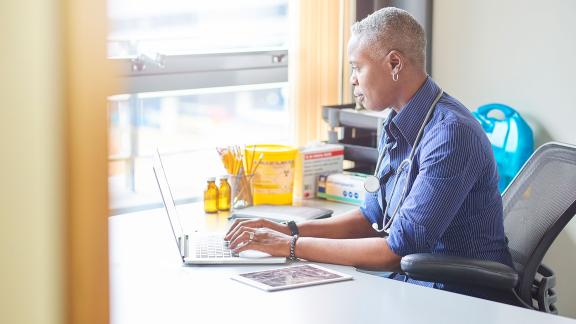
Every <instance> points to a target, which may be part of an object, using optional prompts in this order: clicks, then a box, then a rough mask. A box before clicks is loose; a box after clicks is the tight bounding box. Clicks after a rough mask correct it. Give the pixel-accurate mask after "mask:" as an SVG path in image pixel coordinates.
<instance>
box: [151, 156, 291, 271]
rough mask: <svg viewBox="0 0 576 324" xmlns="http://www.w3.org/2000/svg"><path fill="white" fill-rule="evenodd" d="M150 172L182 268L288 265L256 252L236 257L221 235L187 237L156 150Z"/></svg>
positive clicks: (199, 232)
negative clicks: (160, 197) (154, 179)
mask: <svg viewBox="0 0 576 324" xmlns="http://www.w3.org/2000/svg"><path fill="white" fill-rule="evenodd" d="M153 169H154V175H155V177H156V182H157V184H158V189H159V190H160V194H161V196H162V200H163V202H164V207H165V209H166V213H167V215H168V222H169V223H170V227H171V228H172V233H173V234H174V239H175V241H176V246H177V247H178V251H179V253H180V256H181V257H182V262H183V263H184V264H190V265H193V264H278V263H286V262H287V259H286V258H284V257H271V256H269V255H268V254H265V253H261V252H258V251H244V252H241V253H240V254H239V255H238V254H236V253H234V252H233V251H232V250H230V249H229V248H228V242H226V241H224V233H210V232H202V231H198V230H194V231H192V232H191V233H186V232H185V231H184V229H183V227H182V224H181V222H180V217H179V215H178V211H177V210H176V205H175V204H174V198H173V197H172V191H171V189H170V185H169V184H168V179H167V178H166V173H165V172H164V166H163V165H162V159H161V157H160V153H159V152H158V150H156V152H155V154H154V163H153Z"/></svg>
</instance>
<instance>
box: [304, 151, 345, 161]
mask: <svg viewBox="0 0 576 324" xmlns="http://www.w3.org/2000/svg"><path fill="white" fill-rule="evenodd" d="M339 155H344V150H339V151H330V152H318V153H309V154H304V160H314V159H323V158H328V157H333V156H339Z"/></svg>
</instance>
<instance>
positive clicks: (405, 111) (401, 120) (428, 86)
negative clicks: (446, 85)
mask: <svg viewBox="0 0 576 324" xmlns="http://www.w3.org/2000/svg"><path fill="white" fill-rule="evenodd" d="M439 92H440V87H439V86H438V85H437V84H436V82H434V80H432V78H431V77H429V76H428V77H427V78H426V81H425V82H424V84H423V85H422V86H421V87H420V89H418V91H416V93H415V94H414V96H412V98H411V99H410V100H409V101H408V103H407V104H406V105H405V106H404V107H402V109H400V112H399V113H398V114H396V115H395V116H394V117H393V118H392V121H391V122H392V124H393V125H395V126H396V128H398V130H399V131H400V133H401V134H402V136H403V137H404V139H406V141H407V142H408V144H410V145H411V146H414V142H415V141H416V136H417V135H418V131H419V130H420V127H421V126H422V123H423V122H424V118H426V114H427V113H428V110H429V109H430V105H431V104H432V102H434V99H435V98H436V96H437V95H438V93H439Z"/></svg>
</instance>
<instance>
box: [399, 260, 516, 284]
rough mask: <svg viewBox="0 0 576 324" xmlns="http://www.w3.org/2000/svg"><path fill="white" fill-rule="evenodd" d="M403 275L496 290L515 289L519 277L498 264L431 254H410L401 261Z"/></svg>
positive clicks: (506, 267) (513, 271)
mask: <svg viewBox="0 0 576 324" xmlns="http://www.w3.org/2000/svg"><path fill="white" fill-rule="evenodd" d="M400 267H401V268H402V271H403V272H404V273H405V274H407V275H408V276H409V277H410V278H412V279H416V280H423V281H430V282H441V283H447V284H463V285H467V286H471V285H474V286H482V287H490V288H496V289H502V290H504V289H511V288H514V287H516V284H517V282H518V273H517V272H516V271H515V270H514V269H512V268H511V267H509V266H507V265H504V264H502V263H499V262H494V261H486V260H476V259H469V258H464V257H457V256H450V255H439V254H432V253H419V254H411V255H407V256H405V257H403V258H402V261H400Z"/></svg>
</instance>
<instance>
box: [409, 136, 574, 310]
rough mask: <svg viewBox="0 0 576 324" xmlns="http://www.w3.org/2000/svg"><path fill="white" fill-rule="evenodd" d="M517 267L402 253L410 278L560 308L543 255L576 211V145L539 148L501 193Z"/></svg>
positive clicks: (539, 306) (536, 306)
mask: <svg viewBox="0 0 576 324" xmlns="http://www.w3.org/2000/svg"><path fill="white" fill-rule="evenodd" d="M502 199H503V203H504V231H505V232H506V237H507V238H508V241H509V242H508V246H509V248H510V252H511V254H512V259H513V261H514V267H515V268H516V269H515V270H514V269H512V268H510V267H508V266H506V265H503V264H501V263H497V262H492V261H484V260H473V259H468V258H463V257H454V256H445V255H436V254H430V253H421V254H412V255H407V256H405V257H403V258H402V261H401V268H402V271H403V272H404V273H405V274H406V275H407V276H409V277H410V278H413V279H416V280H424V281H430V282H441V283H445V284H448V285H456V286H465V287H476V288H480V289H484V288H486V289H489V290H494V291H508V292H510V296H512V297H513V300H514V301H515V302H517V303H516V304H517V305H520V306H524V307H527V308H531V309H537V310H540V311H543V312H547V313H554V314H557V309H556V307H555V306H554V303H555V302H556V300H557V296H556V294H555V292H554V289H552V288H553V287H554V285H555V281H556V278H555V276H554V273H553V272H552V271H551V270H550V269H549V268H548V267H546V266H545V265H543V264H542V263H541V262H542V259H543V258H544V255H545V254H546V251H547V250H548V248H549V247H550V245H551V244H552V242H553V241H554V240H555V239H556V237H557V236H558V234H559V233H560V232H561V231H562V229H563V228H564V227H565V226H566V224H567V223H568V222H569V221H570V220H571V219H572V217H573V216H574V214H576V146H571V145H566V144H560V143H547V144H544V145H542V146H541V147H540V148H538V149H537V150H536V151H535V152H534V154H533V155H532V156H531V157H530V159H529V160H528V161H527V162H526V164H525V165H524V166H523V167H522V169H521V170H520V172H519V173H518V175H517V176H516V177H515V178H514V180H513V181H512V182H511V183H510V185H509V186H508V188H507V189H506V191H505V192H504V194H503V195H502Z"/></svg>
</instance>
